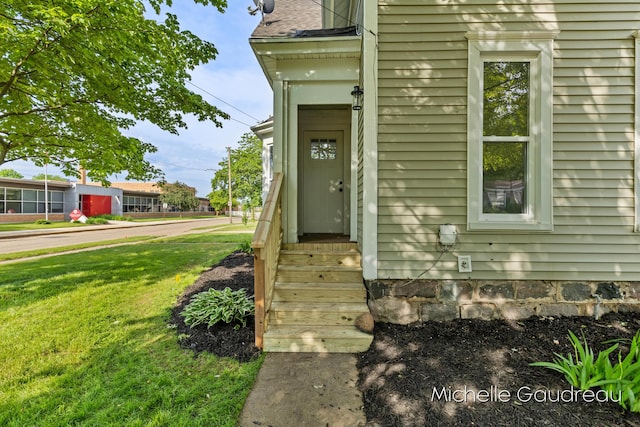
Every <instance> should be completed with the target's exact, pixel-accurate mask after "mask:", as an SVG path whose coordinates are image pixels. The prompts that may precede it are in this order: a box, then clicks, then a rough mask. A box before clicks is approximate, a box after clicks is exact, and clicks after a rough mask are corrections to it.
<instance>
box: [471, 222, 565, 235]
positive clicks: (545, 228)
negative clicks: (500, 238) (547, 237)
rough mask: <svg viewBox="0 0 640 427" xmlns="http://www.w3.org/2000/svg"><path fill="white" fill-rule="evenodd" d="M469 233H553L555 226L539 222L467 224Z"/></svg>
mask: <svg viewBox="0 0 640 427" xmlns="http://www.w3.org/2000/svg"><path fill="white" fill-rule="evenodd" d="M467 230H468V231H528V232H546V233H548V232H552V231H553V224H551V223H538V222H497V221H478V222H469V223H468V224H467Z"/></svg>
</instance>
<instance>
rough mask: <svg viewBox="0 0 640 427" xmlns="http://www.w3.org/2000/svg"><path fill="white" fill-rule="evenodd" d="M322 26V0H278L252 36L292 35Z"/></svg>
mask: <svg viewBox="0 0 640 427" xmlns="http://www.w3.org/2000/svg"><path fill="white" fill-rule="evenodd" d="M320 28H322V5H321V0H276V2H275V8H274V10H273V12H272V13H270V14H268V15H264V22H260V24H258V26H257V27H256V29H255V30H254V31H253V34H251V38H270V37H292V36H294V35H295V34H296V32H297V31H300V30H315V29H320Z"/></svg>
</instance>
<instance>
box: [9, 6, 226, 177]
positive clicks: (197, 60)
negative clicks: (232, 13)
mask: <svg viewBox="0 0 640 427" xmlns="http://www.w3.org/2000/svg"><path fill="white" fill-rule="evenodd" d="M181 1H182V0H181ZM192 1H195V2H196V3H200V4H202V5H204V6H208V5H211V6H214V7H215V8H216V9H217V10H218V11H220V12H223V11H224V8H225V7H226V5H227V2H226V0H192ZM145 5H148V6H150V7H151V9H152V10H146V9H145ZM164 6H171V0H146V1H143V0H56V1H47V0H12V1H8V2H7V1H4V2H0V40H1V43H0V165H2V164H4V163H8V162H12V161H14V160H30V161H32V162H34V163H35V164H36V165H38V166H42V165H44V164H45V163H48V164H50V165H55V166H58V167H59V168H60V169H61V170H62V172H63V173H64V174H65V175H68V176H79V174H78V169H79V167H83V168H85V169H86V170H87V171H88V175H89V177H91V178H92V179H93V180H96V181H103V182H107V177H108V176H109V175H111V174H114V173H118V172H122V171H126V172H127V173H128V176H127V178H129V179H151V178H155V177H158V176H159V175H161V173H160V171H159V170H158V169H156V168H155V167H153V166H152V165H151V164H150V163H149V162H148V161H147V160H145V158H144V156H145V154H147V153H152V152H154V151H155V150H156V148H155V147H154V146H153V145H151V144H150V143H149V142H145V141H141V140H139V139H136V138H132V137H129V136H126V135H125V134H124V133H125V132H126V130H127V129H129V128H130V127H131V126H133V125H134V124H135V123H136V122H137V121H148V122H151V123H154V124H155V125H157V126H159V127H160V128H161V129H163V130H165V131H167V132H170V133H174V134H177V133H178V130H179V129H180V128H185V127H186V123H185V120H184V115H187V114H192V115H194V116H195V117H196V118H197V119H198V120H201V121H204V120H209V121H211V122H212V123H213V124H215V125H216V126H221V123H220V119H223V118H227V117H228V116H227V115H226V114H225V113H223V112H221V111H220V110H218V109H217V108H216V107H215V106H213V105H210V104H209V103H207V102H206V101H204V100H203V98H202V97H201V96H200V95H198V94H195V93H193V92H191V91H190V90H188V89H187V88H186V86H185V84H186V81H188V80H189V78H190V75H189V71H190V70H193V69H194V68H195V67H197V66H198V65H200V64H204V63H207V62H209V61H211V60H213V59H214V58H215V56H216V53H217V52H216V49H215V47H214V46H213V44H211V43H210V42H207V41H204V40H201V39H200V38H198V37H197V36H195V35H194V34H192V33H191V32H189V31H184V30H181V29H180V25H179V22H178V19H177V17H176V16H175V15H173V14H170V13H166V14H165V15H164V16H161V13H162V12H161V8H162V7H164ZM149 16H151V17H152V18H154V17H155V18H157V19H150V18H149Z"/></svg>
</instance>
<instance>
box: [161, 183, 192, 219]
mask: <svg viewBox="0 0 640 427" xmlns="http://www.w3.org/2000/svg"><path fill="white" fill-rule="evenodd" d="M161 187H162V194H160V196H159V197H158V198H159V199H160V201H161V202H162V203H166V204H167V205H170V206H173V207H174V208H176V209H178V210H179V211H180V212H185V211H194V210H196V208H197V207H198V206H200V200H198V198H197V197H196V195H195V193H196V190H195V188H193V187H189V186H188V185H187V184H185V183H183V182H180V181H176V182H174V183H173V184H168V183H165V184H162V186H161Z"/></svg>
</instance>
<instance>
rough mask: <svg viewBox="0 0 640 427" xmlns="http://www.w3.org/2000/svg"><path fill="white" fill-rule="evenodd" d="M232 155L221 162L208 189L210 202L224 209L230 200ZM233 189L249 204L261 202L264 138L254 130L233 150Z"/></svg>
mask: <svg viewBox="0 0 640 427" xmlns="http://www.w3.org/2000/svg"><path fill="white" fill-rule="evenodd" d="M228 160H229V158H228V157H226V158H224V159H222V160H221V161H220V163H218V168H219V169H217V170H216V173H215V175H214V176H213V179H212V180H211V187H212V189H213V191H212V192H211V193H209V196H208V198H209V201H210V203H211V206H213V207H214V208H215V209H216V210H224V208H225V207H226V206H227V204H228V201H229V167H228ZM231 193H232V196H233V199H234V203H235V200H238V201H240V202H241V203H243V204H244V205H245V206H247V207H249V208H254V207H257V206H260V204H261V202H262V200H261V198H262V141H261V140H260V139H259V138H258V137H257V136H255V135H254V134H252V133H245V134H244V135H242V138H241V139H240V141H239V142H238V148H236V149H234V150H231Z"/></svg>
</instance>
